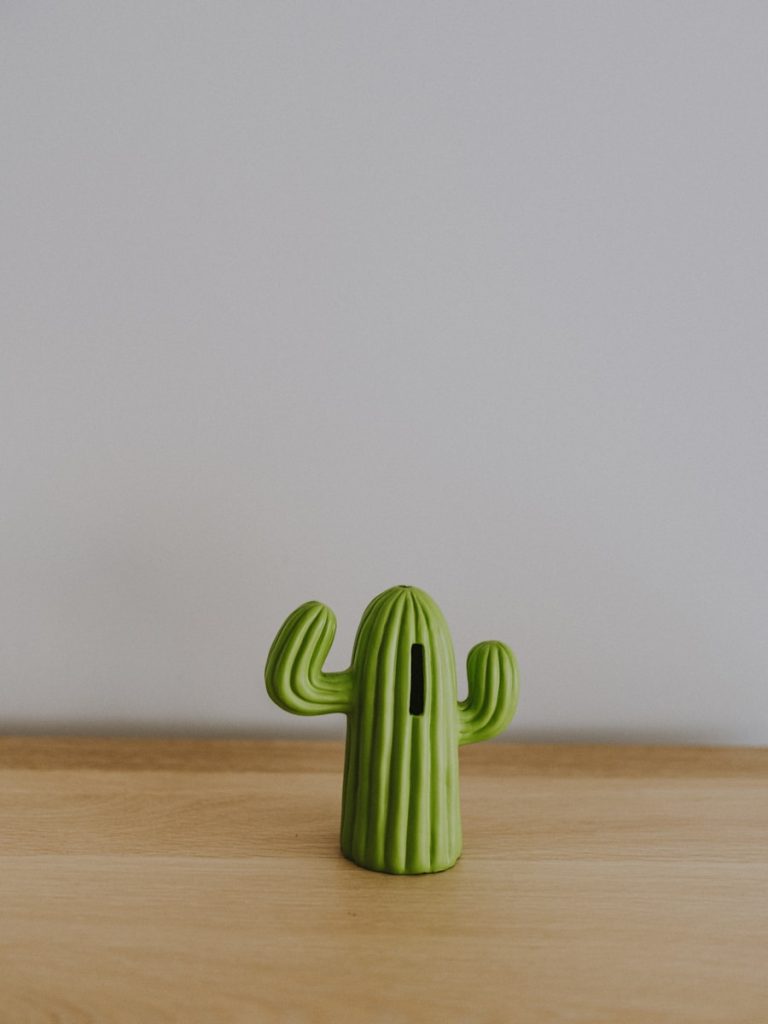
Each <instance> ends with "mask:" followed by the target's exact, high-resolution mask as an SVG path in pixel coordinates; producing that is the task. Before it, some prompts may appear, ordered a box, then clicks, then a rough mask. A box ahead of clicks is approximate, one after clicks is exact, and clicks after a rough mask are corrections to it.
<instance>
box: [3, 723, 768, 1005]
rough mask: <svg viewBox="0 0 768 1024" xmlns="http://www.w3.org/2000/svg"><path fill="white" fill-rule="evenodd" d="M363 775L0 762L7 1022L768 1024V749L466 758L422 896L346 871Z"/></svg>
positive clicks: (70, 757)
mask: <svg viewBox="0 0 768 1024" xmlns="http://www.w3.org/2000/svg"><path fill="white" fill-rule="evenodd" d="M342 762H343V748H342V746H341V745H340V744H336V743H296V742H293V743H292V742H273V741H270V742H258V741H251V740H213V741H207V740H205V741H203V740H135V739H131V740H125V739H72V738H69V739H65V738H57V739H44V738H34V739H32V738H12V737H7V738H2V739H0V858H1V863H0V1021H2V1022H3V1024H5V1022H9V1024H36V1022H38V1021H57V1022H61V1024H68V1022H70V1021H71V1022H83V1024H85V1022H93V1024H114V1022H124V1024H154V1022H176V1021H179V1022H183V1024H202V1022H206V1024H207V1022H211V1024H231V1022H237V1024H240V1022H242V1024H246V1022H247V1024H272V1022H281V1024H282V1022H285V1024H315V1022H317V1024H326V1022H327V1024H343V1022H346V1021H355V1022H356V1024H363V1022H368V1021H370V1022H374V1024H379V1022H381V1024H410V1022H422V1021H423V1022H427V1021H429V1022H430V1024H431V1022H435V1024H446V1022H448V1024H453V1022H457V1024H458V1022H460V1024H495V1022H497V1021H499V1022H505V1024H506V1022H510V1024H529V1022H531V1024H532V1022H536V1024H550V1022H558V1024H559V1022H563V1024H581V1022H584V1024H666V1022H675V1024H678V1022H690V1024H711V1022H723V1024H726V1022H727V1024H746V1022H750V1024H766V1022H768V750H755V749H733V750H730V749H729V750H726V749H698V748H679V747H678V748H669V747H666V748H664V747H621V746H570V745H567V746H540V745H536V746H532V745H518V744H505V743H486V744H480V745H477V746H473V747H466V748H462V751H461V763H462V807H463V821H464V855H463V857H462V859H461V860H460V861H459V863H458V864H457V866H456V867H455V868H453V869H452V870H450V871H447V872H445V873H443V874H439V875H430V876H417V877H394V876H390V875H382V874H376V873H373V872H369V871H365V870H363V869H361V868H358V867H355V866H354V865H353V864H350V863H348V862H347V861H345V860H344V859H343V858H342V857H341V855H340V854H339V851H338V845H337V833H338V821H339V803H340V795H341V769H342Z"/></svg>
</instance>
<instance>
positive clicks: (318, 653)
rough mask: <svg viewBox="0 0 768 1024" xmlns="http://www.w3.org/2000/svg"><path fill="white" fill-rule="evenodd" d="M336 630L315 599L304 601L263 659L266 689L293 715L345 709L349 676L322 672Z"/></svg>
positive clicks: (349, 692) (331, 617)
mask: <svg viewBox="0 0 768 1024" xmlns="http://www.w3.org/2000/svg"><path fill="white" fill-rule="evenodd" d="M335 633H336V618H335V616H334V614H333V612H332V611H331V609H330V608H327V607H326V606H325V605H324V604H320V602H319V601H307V602H306V604H303V605H302V606H301V607H300V608H297V609H296V611H295V612H293V614H292V615H289V616H288V618H287V619H286V621H285V622H284V623H283V626H282V629H281V630H280V632H279V633H278V634H277V637H276V638H275V641H274V643H273V644H272V647H271V649H270V652H269V657H268V658H267V667H266V670H265V679H266V683H267V692H268V693H269V696H270V697H271V698H272V700H273V701H274V702H275V704H278V705H279V706H280V707H281V708H284V709H285V710H286V711H292V712H293V714H295V715H325V714H328V713H329V712H333V711H342V712H344V713H346V712H348V711H349V708H350V704H351V696H352V676H351V674H350V673H349V672H323V664H324V662H325V659H326V657H327V655H328V651H329V650H330V647H331V644H332V643H333V637H334V635H335Z"/></svg>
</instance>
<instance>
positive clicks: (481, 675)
mask: <svg viewBox="0 0 768 1024" xmlns="http://www.w3.org/2000/svg"><path fill="white" fill-rule="evenodd" d="M467 679H468V680H469V696H468V697H467V699H466V700H463V701H460V702H459V743H460V744H463V743H477V741H478V740H487V739H490V738H491V737H492V736H496V735H497V734H498V733H500V732H501V731H502V729H506V727H507V726H508V725H509V723H510V722H511V721H512V718H513V716H514V714H515V709H516V708H517V696H518V674H517V662H516V661H515V656H514V654H513V653H512V651H511V650H510V649H509V647H507V645H506V644H503V643H501V642H500V641H499V640H487V641H485V642H484V643H481V644H476V645H475V646H474V647H473V648H472V650H471V651H470V652H469V654H468V655H467Z"/></svg>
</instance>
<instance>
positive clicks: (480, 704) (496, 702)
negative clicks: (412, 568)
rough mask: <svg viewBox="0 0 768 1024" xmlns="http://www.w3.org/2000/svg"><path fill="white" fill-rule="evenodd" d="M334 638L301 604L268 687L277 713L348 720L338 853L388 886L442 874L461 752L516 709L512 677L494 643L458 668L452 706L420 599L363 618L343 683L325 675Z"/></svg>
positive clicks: (449, 851)
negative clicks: (463, 683) (459, 680)
mask: <svg viewBox="0 0 768 1024" xmlns="http://www.w3.org/2000/svg"><path fill="white" fill-rule="evenodd" d="M335 630H336V620H335V618H334V615H333V613H332V612H331V610H330V609H329V608H326V607H325V606H324V605H322V604H320V603H319V602H317V601H310V602H308V603H306V604H303V605H302V606H301V607H300V608H297V609H296V611H295V612H293V614H292V615H290V616H289V618H288V619H287V620H286V622H285V624H284V625H283V627H282V629H281V630H280V632H279V633H278V635H277V637H276V639H275V641H274V643H273V644H272V648H271V650H270V653H269V658H268V660H267V667H266V673H265V674H266V683H267V689H268V691H269V695H270V696H271V697H272V699H273V700H274V701H275V702H276V703H277V704H279V705H280V707H282V708H284V709H285V710H287V711H293V712H295V713H296V714H303V715H317V714H324V713H327V712H332V711H340V712H343V713H344V714H346V715H347V745H346V753H345V762H344V787H343V794H342V819H341V849H342V852H343V853H344V855H345V856H346V857H348V858H349V859H350V860H352V861H354V862H355V863H356V864H360V865H361V866H363V867H367V868H371V869H372V870H376V871H387V872H391V873H394V874H421V873H424V872H432V871H443V870H445V869H446V868H449V867H451V866H452V865H453V864H455V863H456V860H457V859H458V857H459V856H460V854H461V842H462V840H461V815H460V807H459V763H458V747H459V744H460V743H472V742H475V741H477V740H482V739H488V738H490V737H491V736H494V735H496V734H497V733H498V732H500V731H501V730H502V729H504V728H505V727H506V726H507V724H508V723H509V722H510V720H511V719H512V716H513V715H514V712H515V707H516V704H517V688H518V684H517V667H516V664H515V659H514V655H513V654H512V652H511V650H510V649H509V648H508V647H507V646H506V645H505V644H502V643H499V642H497V641H488V642H485V643H482V644H478V645H477V646H476V647H473V648H472V650H471V651H470V653H469V656H468V658H467V675H468V680H469V695H468V697H467V699H466V700H464V701H462V702H461V703H458V701H457V685H456V665H455V659H454V653H453V644H452V642H451V637H450V633H449V630H448V626H447V624H446V622H445V619H444V618H443V614H442V612H441V611H440V609H439V608H438V606H437V605H436V604H435V602H434V601H433V600H432V598H431V597H430V596H429V595H428V594H426V593H425V592H424V591H423V590H419V589H417V588H416V587H405V586H399V587H393V588H391V589H390V590H387V591H385V592H384V593H383V594H380V595H379V596H378V597H376V598H374V600H373V601H371V603H370V604H369V605H368V607H367V608H366V610H365V612H364V614H363V617H362V620H361V622H360V626H359V628H358V631H357V635H356V637H355V643H354V649H353V653H352V664H351V666H350V668H349V669H348V670H347V671H346V672H336V673H324V672H323V671H322V667H323V663H324V661H325V658H326V656H327V654H328V651H329V649H330V646H331V644H332V642H333V637H334V634H335Z"/></svg>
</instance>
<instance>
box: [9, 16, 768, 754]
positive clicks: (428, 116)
mask: <svg viewBox="0 0 768 1024" xmlns="http://www.w3.org/2000/svg"><path fill="white" fill-rule="evenodd" d="M0 22H1V26H2V30H1V32H0V75H1V76H2V83H1V88H0V104H1V105H2V157H1V158H0V166H1V167H2V172H1V173H2V194H1V195H0V202H1V203H2V240H1V242H0V245H1V246H2V259H3V266H2V278H1V285H2V289H3V313H2V318H3V319H2V324H3V328H2V330H3V333H2V384H1V389H2V398H1V405H0V418H1V420H2V423H1V426H0V430H1V434H0V443H1V444H2V495H1V497H2V508H1V515H2V569H1V576H0V579H1V580H2V654H1V658H2V662H1V665H0V675H1V678H2V683H3V685H2V695H3V701H2V705H3V707H2V721H1V723H0V728H2V730H3V731H6V732H7V731H12V730H43V729H46V730H48V729H55V730H71V731H93V730H105V731H106V730H109V731H127V730H132V729H136V730H147V731H149V730H152V731H160V732H179V731H184V730H187V731H195V732H230V731H231V732H246V733H261V734H264V733H267V732H271V731H274V732H276V733H278V734H288V733H289V732H291V731H293V732H295V733H302V734H305V735H310V736H320V735H330V734H336V735H340V734H341V731H342V728H343V720H342V719H340V718H339V717H336V718H323V719H318V718H315V719H298V718H293V717H291V716H289V715H286V714H284V713H283V712H281V711H279V710H278V709H277V708H276V707H273V706H272V705H271V704H270V703H269V701H268V699H267V697H266V694H265V692H264V689H263V680H262V671H263V663H264V660H265V657H266V653H267V650H268V647H269V644H270V642H271V640H272V638H273V636H274V634H275V632H276V631H277V629H278V627H279V626H280V624H281V622H282V620H283V618H284V617H285V616H286V615H287V614H288V612H290V611H291V610H292V609H293V608H294V607H295V606H296V605H298V604H300V603H301V602H302V601H304V600H307V599H309V598H317V599H320V600H323V601H325V602H326V603H328V604H329V605H330V606H331V607H332V608H333V609H334V611H335V612H336V614H337V616H338V620H339V629H338V633H337V639H336V643H335V646H334V649H333V651H332V653H331V657H330V659H329V662H328V667H329V668H331V669H338V668H342V667H345V665H346V664H347V662H348V659H349V655H350V652H351V645H352V640H353V636H354V631H355V629H356V627H357V624H358V621H359V619H360V615H361V613H362V611H363V608H364V606H365V604H366V603H367V602H368V600H369V599H370V598H372V597H373V596H374V595H375V594H376V593H378V592H379V591H381V590H383V589H384V588H386V587H388V586H390V585H392V584H394V583H412V584H416V585H419V586H421V587H423V588H424V589H426V590H428V591H429V592H430V593H432V595H433V596H434V597H435V598H436V600H437V601H438V603H440V604H441V606H442V608H443V610H444V612H445V614H446V616H447V618H448V621H449V623H450V625H451V627H452V630H453V635H454V640H455V644H456V653H457V661H458V665H459V675H460V691H461V692H463V690H464V687H465V682H464V678H465V677H464V671H463V666H464V659H465V657H466V653H467V650H468V649H469V647H470V646H471V645H472V644H473V643H475V642H476V641H478V640H480V639H485V638H488V637H497V638H499V639H504V640H506V641H508V642H509V643H510V644H511V645H512V646H513V647H514V648H515V650H516V652H517V654H518V657H519V661H520V666H521V672H522V695H521V703H520V710H519V714H518V719H517V722H516V724H515V726H513V728H512V729H511V730H510V732H509V734H508V735H509V737H510V738H535V737H552V738H563V739H568V738H576V737H579V738H595V739H631V738H634V739H639V740H649V741H653V742H655V741H658V742H663V741H666V740H681V741H689V742H699V741H705V742H724V743H726V742H728V743H731V742H732V743H758V744H759V743H765V742H767V741H768V687H767V686H766V664H767V663H768V642H767V640H766V637H767V636H768V630H766V610H767V601H766V597H767V596H768V588H767V587H766V582H767V580H768V558H767V557H766V520H767V517H768V500H767V499H768V485H767V483H766V454H767V452H766V439H767V438H768V414H767V413H766V404H767V402H766V386H767V384H768V375H767V372H766V371H768V288H767V287H766V285H767V280H768V279H767V274H766V271H767V269H768V260H767V258H766V257H767V256H768V197H767V196H768V193H767V190H766V181H768V117H767V115H766V109H767V108H766V97H768V60H766V39H767V38H768V6H767V5H766V4H764V3H761V2H755V3H743V2H738V0H735V2H734V0H728V2H725V0H723V2H720V3H709V2H698V0H697V2H679V3H655V2H651V3H645V2H640V0H636V2H631V3H627V2H613V0H612V2H605V3H595V2H584V3H573V2H570V0H563V2H540V0H535V2H527V3H519V2H500V3H483V2H480V3H474V2H472V3H469V2H466V3H451V2H440V3H430V2H421V0H401V2H392V0H387V2H381V3H353V2H349V3H338V2H320V3H317V2H314V0H306V2H299V3H286V2H282V0H280V2H277V0H275V2H256V3H250V2H248V3H246V2H243V3H232V2H216V3H213V2H211V3H186V2H185V3H181V2H157V0H152V2H146V3H141V2H139V3H130V4H123V3H106V4H98V3H77V2H72V3H66V2H65V3H56V4H54V3H7V4H4V5H3V7H2V14H1V15H0Z"/></svg>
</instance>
